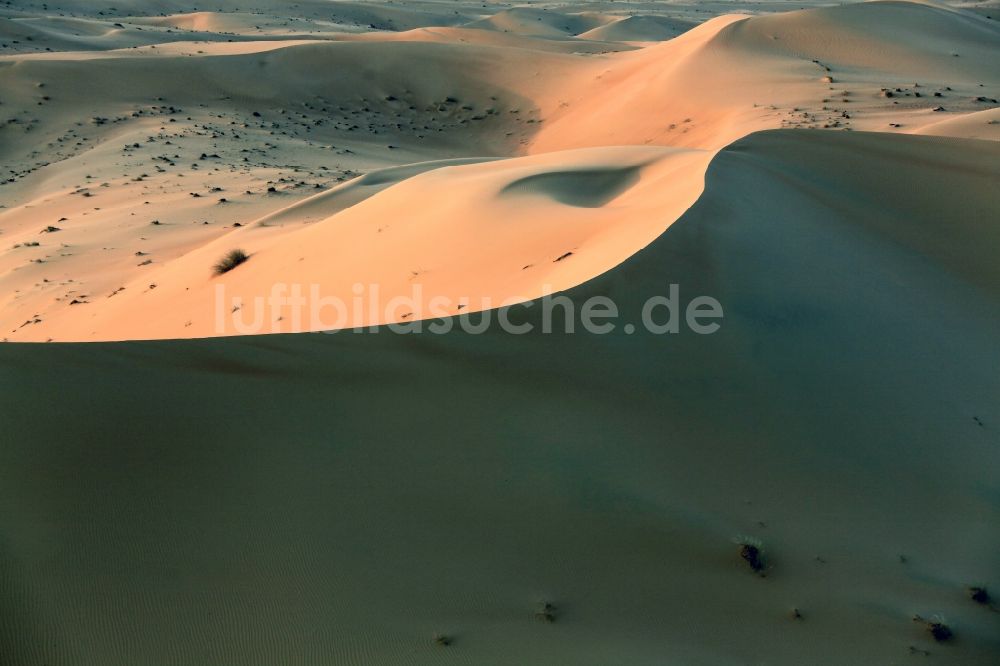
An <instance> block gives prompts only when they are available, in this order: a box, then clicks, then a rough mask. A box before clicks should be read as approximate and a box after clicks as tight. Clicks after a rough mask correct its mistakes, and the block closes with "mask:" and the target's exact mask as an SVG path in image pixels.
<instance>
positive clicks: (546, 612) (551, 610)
mask: <svg viewBox="0 0 1000 666" xmlns="http://www.w3.org/2000/svg"><path fill="white" fill-rule="evenodd" d="M535 619H536V620H538V621H540V622H548V623H549V624H551V623H553V622H555V621H556V607H555V605H554V604H552V603H549V602H548V601H543V602H542V603H540V604H539V605H538V609H537V610H536V611H535Z"/></svg>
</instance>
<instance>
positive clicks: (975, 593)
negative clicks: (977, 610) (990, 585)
mask: <svg viewBox="0 0 1000 666" xmlns="http://www.w3.org/2000/svg"><path fill="white" fill-rule="evenodd" d="M969 598H970V599H972V600H973V601H975V602H976V603H977V604H982V605H984V606H989V605H990V601H991V599H990V593H989V592H987V591H986V588H985V587H979V586H973V587H970V588H969Z"/></svg>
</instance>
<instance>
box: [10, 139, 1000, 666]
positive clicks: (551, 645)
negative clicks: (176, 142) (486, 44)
mask: <svg viewBox="0 0 1000 666" xmlns="http://www.w3.org/2000/svg"><path fill="white" fill-rule="evenodd" d="M998 150H1000V146H997V145H996V144H995V143H993V142H974V141H961V140H954V139H942V138H936V137H911V136H893V135H873V134H861V133H857V134H837V135H833V134H830V133H817V132H769V133H763V134H756V135H753V136H750V137H748V138H746V139H744V140H742V141H740V142H738V143H737V144H736V145H734V146H732V147H731V148H728V149H726V150H724V151H722V152H721V153H720V154H719V155H718V156H717V157H716V158H715V160H714V161H713V162H712V164H711V166H710V167H709V170H708V174H707V179H706V189H705V192H704V194H703V195H702V197H701V198H700V199H699V201H698V202H697V203H696V204H695V205H694V206H693V207H692V208H691V209H690V210H689V211H688V212H687V213H686V214H685V215H684V216H683V217H682V218H681V220H679V221H678V222H677V223H676V224H675V225H674V226H673V227H672V228H671V229H670V231H669V232H667V233H666V234H664V235H663V236H661V237H660V238H659V239H657V240H656V241H655V242H654V243H652V244H651V245H650V246H649V247H648V248H647V249H646V250H644V251H642V252H640V253H638V254H637V255H635V256H634V257H632V258H631V259H629V260H628V261H626V262H625V263H624V264H623V265H621V266H620V267H618V268H617V269H615V270H613V271H610V272H608V273H606V274H604V275H602V276H600V277H598V278H596V279H594V280H591V281H589V282H586V283H585V284H583V285H581V286H579V287H577V288H575V289H573V290H571V291H570V292H569V296H570V298H571V299H572V301H573V302H574V303H576V304H577V306H579V305H580V304H581V303H582V302H583V301H584V300H585V299H586V298H587V297H589V296H593V295H608V296H611V297H613V298H614V300H615V301H616V302H617V303H618V304H619V307H620V309H621V311H622V314H623V318H624V319H625V320H628V318H632V317H635V316H636V313H637V311H638V309H639V307H640V305H641V303H642V302H643V301H644V300H645V299H646V298H648V297H650V296H654V295H660V294H664V293H665V292H666V290H667V289H668V285H670V284H672V283H675V284H678V285H680V289H681V301H682V303H683V302H684V301H687V300H688V299H690V298H692V297H694V296H695V295H700V294H707V295H711V296H713V297H715V298H717V299H718V300H719V301H720V302H721V303H722V305H723V307H724V308H725V313H726V316H725V319H724V320H723V322H722V328H721V329H720V330H719V331H718V332H717V333H715V334H714V335H695V334H693V333H691V332H690V331H686V332H682V333H680V334H677V335H663V336H659V335H652V334H649V333H647V332H644V331H643V330H642V329H640V330H639V331H637V332H636V333H635V334H633V335H627V334H625V333H624V332H623V331H622V329H621V327H618V329H616V331H615V332H614V333H612V334H609V335H569V334H564V333H558V334H552V335H542V334H538V333H535V334H529V335H523V336H514V335H507V334H503V333H500V332H499V331H497V330H495V329H491V330H490V331H489V332H487V333H485V334H482V335H470V334H466V333H463V332H460V331H458V330H453V331H452V332H451V333H449V334H447V335H441V336H438V335H429V334H421V335H395V334H391V333H388V332H385V331H383V332H381V333H378V334H349V333H341V334H336V335H332V336H331V335H298V336H263V337H249V338H236V339H215V340H186V341H185V340H178V341H169V342H157V343H149V342H130V343H114V344H96V345H83V344H66V345H19V344H8V345H2V346H0V366H2V368H3V372H2V373H0V386H2V390H3V398H4V403H5V408H4V410H2V411H0V432H3V433H4V442H5V444H4V446H3V447H0V506H2V507H3V509H4V510H3V511H0V533H2V534H3V536H4V540H3V541H2V542H0V580H2V581H3V582H2V586H0V590H2V594H0V639H2V641H0V650H2V651H3V652H2V653H0V654H2V656H3V657H4V658H5V659H4V660H5V663H10V664H14V665H15V666H22V665H25V666H26V665H28V664H39V663H72V664H79V665H90V664H93V665H95V666H96V665H100V666H119V665H121V666H126V665H127V666H135V664H140V663H150V664H208V663H211V664H215V665H222V664H275V663H282V664H307V663H320V662H323V663H376V662H378V663H403V662H405V663H413V664H424V663H427V664H430V663H440V662H441V661H442V660H452V659H454V660H457V661H461V662H463V663H476V664H502V663H521V664H552V663H574V664H595V665H596V664H606V663H620V662H627V663H631V664H662V663H684V664H699V665H709V664H713V665H714V664H741V663H757V662H763V661H767V663H770V664H789V665H792V664H794V665H799V664H803V663H809V664H816V665H818V666H822V665H826V664H830V665H834V664H837V665H840V664H845V663H865V664H874V663H894V662H900V663H902V662H904V661H906V660H912V659H920V660H921V661H924V657H923V656H920V655H917V656H916V657H914V656H911V654H912V650H911V647H912V649H915V650H927V651H929V652H930V653H931V657H930V658H928V659H927V663H928V664H930V663H941V664H945V663H946V664H949V665H958V666H979V665H983V666H987V665H989V664H993V663H995V656H996V654H997V652H998V650H1000V641H998V637H997V632H996V627H997V616H996V614H995V613H991V612H989V610H987V609H984V608H982V607H981V606H977V605H976V604H973V603H972V602H971V601H970V600H969V599H968V596H967V593H966V591H965V586H966V585H969V584H978V585H985V586H987V587H988V588H989V589H991V590H992V589H997V588H1000V578H998V575H997V574H998V572H1000V558H998V555H997V554H998V553H1000V535H998V533H997V530H996V525H997V524H998V523H1000V502H998V496H997V485H996V484H997V481H996V474H995V472H994V470H995V469H996V468H997V465H998V464H1000V439H998V432H1000V431H998V428H1000V423H998V422H997V420H996V409H995V406H996V404H997V403H998V401H1000V378H998V374H997V373H996V368H997V367H998V364H1000V352H998V349H997V346H996V339H997V331H998V330H1000V293H998V288H997V285H998V281H997V273H996V272H997V268H996V267H995V264H994V262H991V261H990V259H991V258H992V257H996V256H997V254H998V251H1000V247H998V233H997V227H996V219H995V217H990V215H989V212H990V211H995V210H997V200H996V197H997V193H996V188H995V187H994V185H995V183H996V180H997V176H998V173H997V165H998V164H1000V160H998V159H997V158H998ZM902 220H908V221H911V222H910V223H909V224H904V223H902ZM970 287H971V288H970ZM556 312H557V313H559V312H562V310H561V309H557V310H556ZM660 315H663V312H662V311H661V312H660V313H659V315H658V318H659V316H660ZM511 316H512V320H514V321H515V322H522V323H524V322H530V323H535V324H538V323H540V318H541V317H542V313H541V308H540V306H539V305H538V304H535V305H533V306H530V307H529V306H518V307H515V308H513V309H512V313H511ZM559 319H560V317H558V316H557V322H556V323H557V329H561V327H560V326H558V324H559V323H560V322H559V321H558V320H559ZM631 321H635V319H634V318H632V319H631ZM942 351H946V352H947V353H941V352H942ZM54 380H55V381H54ZM56 412H58V413H59V414H60V418H59V419H54V418H52V415H53V414H54V413H56ZM319 414H322V415H323V418H322V419H320V418H317V415H319ZM722 463H724V464H722ZM748 537H749V538H757V539H760V540H761V542H762V544H763V547H764V550H765V554H766V557H767V560H768V562H769V565H770V568H769V570H768V572H767V577H766V578H761V577H759V576H755V575H753V574H752V573H751V572H750V571H749V570H748V569H747V567H746V565H745V563H744V562H742V561H741V560H740V557H739V555H738V552H737V551H738V547H737V546H736V545H735V543H734V541H735V540H738V539H740V538H748ZM543 602H551V603H553V604H555V606H556V609H557V610H556V621H555V623H552V624H549V623H545V622H539V621H537V620H536V619H535V618H533V617H532V614H533V612H534V610H535V609H536V608H537V607H538V605H539V604H541V603H543ZM793 608H797V609H799V610H800V612H801V615H802V618H803V619H802V620H801V621H798V620H794V619H791V617H790V615H791V614H792V609H793ZM915 613H919V614H921V615H923V616H925V617H928V616H931V615H933V614H935V613H941V614H943V615H944V616H945V617H947V620H948V623H949V625H950V626H951V627H952V629H953V630H954V631H955V640H954V641H952V642H951V643H949V644H936V643H934V642H933V640H932V639H931V638H930V636H929V634H928V633H927V632H926V631H925V630H924V629H923V628H922V627H921V626H920V625H919V624H917V623H914V622H913V621H912V620H911V617H912V616H913V615H914V614H915ZM663 618H673V619H672V620H671V621H669V622H664V621H663ZM435 632H441V633H444V634H447V635H449V636H451V637H453V639H454V640H453V642H452V644H451V645H450V646H449V647H447V648H442V647H438V646H435V645H434V644H433V641H432V636H433V634H434V633H435Z"/></svg>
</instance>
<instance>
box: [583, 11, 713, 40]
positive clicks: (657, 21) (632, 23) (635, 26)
mask: <svg viewBox="0 0 1000 666" xmlns="http://www.w3.org/2000/svg"><path fill="white" fill-rule="evenodd" d="M694 25H695V24H694V23H690V22H688V21H683V20H678V19H670V18H667V17H662V16H626V17H625V18H622V19H618V20H616V21H612V22H610V23H605V24H604V25H600V26H598V27H596V28H593V29H591V30H588V31H586V32H583V33H580V34H579V35H577V36H578V37H580V38H581V39H598V40H602V41H607V42H662V41H666V40H668V39H673V38H674V37H676V36H678V35H680V34H682V33H684V32H687V31H688V30H690V29H691V28H693V27H694Z"/></svg>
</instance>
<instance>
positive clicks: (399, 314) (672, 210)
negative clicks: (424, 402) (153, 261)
mask: <svg viewBox="0 0 1000 666" xmlns="http://www.w3.org/2000/svg"><path fill="white" fill-rule="evenodd" d="M709 157H710V155H709V154H708V153H704V152H701V151H674V150H670V149H663V148H646V149H638V148H626V149H588V150H583V151H576V152H574V153H572V154H569V155H567V154H563V153H550V154H546V155H542V156H533V157H529V158H521V159H514V160H503V161H499V162H489V163H487V164H480V165H470V166H450V167H441V168H437V169H434V170H432V171H430V172H428V173H425V174H423V175H420V176H416V177H412V178H409V179H406V180H404V181H403V182H401V183H399V184H396V185H394V186H392V187H390V188H389V189H387V190H385V191H383V192H381V193H377V194H375V195H374V196H370V198H369V197H367V196H366V197H365V200H364V201H361V202H359V203H355V204H354V205H353V206H351V207H348V208H346V209H344V210H341V211H340V212H338V213H336V214H331V215H330V216H329V217H326V218H324V219H322V220H319V221H318V222H316V223H314V224H310V225H308V226H307V227H305V228H302V227H301V225H302V223H303V221H304V219H303V218H305V215H304V214H305V212H306V211H305V210H303V209H304V208H305V207H306V206H309V207H310V208H311V210H310V211H309V213H310V214H311V215H312V216H318V215H320V214H322V213H321V212H322V211H323V210H324V209H326V210H330V211H331V213H332V211H336V210H338V209H341V208H342V207H343V206H344V204H343V203H342V202H341V201H340V200H339V199H338V198H334V197H331V196H326V195H320V196H319V197H316V198H315V201H307V202H303V203H302V204H297V205H296V206H294V208H293V209H292V210H290V211H288V212H287V213H285V212H283V213H279V214H277V215H272V216H270V217H269V218H267V219H266V220H265V221H264V225H265V226H264V228H263V229H261V228H260V227H258V226H255V225H251V226H250V227H247V228H242V229H238V230H235V231H231V232H229V233H227V234H224V235H223V236H221V237H220V238H218V239H216V240H214V241H213V242H211V243H206V244H205V245H203V246H202V247H200V248H199V249H198V250H197V251H192V252H189V253H188V254H187V255H185V256H184V257H183V258H182V259H177V260H174V261H172V262H169V263H166V264H163V265H162V266H152V267H149V269H147V270H145V271H143V272H142V273H141V277H139V278H137V279H136V280H135V281H133V282H130V283H125V284H124V285H123V286H124V287H125V289H124V292H123V293H121V294H120V295H116V296H115V298H114V300H113V301H112V302H109V303H106V304H100V305H99V307H97V308H94V309H93V313H92V315H91V317H81V316H79V314H78V313H79V311H80V309H81V308H79V307H74V308H70V307H64V308H62V311H61V312H59V313H53V314H52V315H51V316H49V317H46V318H45V320H44V321H43V322H40V323H38V324H34V325H32V326H31V328H32V329H34V330H33V331H32V334H33V335H47V336H54V335H58V336H60V337H61V338H63V339H68V340H73V339H77V340H88V339H90V340H114V339H144V338H146V339H148V338H179V337H206V336H212V335H233V334H237V333H243V334H246V333H249V332H256V333H264V332H272V333H277V332H294V331H300V330H303V328H306V329H307V330H316V329H318V328H321V329H322V328H345V327H354V326H367V325H373V324H384V323H390V322H394V321H405V320H406V319H407V318H409V317H413V316H414V313H421V312H423V313H430V314H432V315H435V316H436V315H450V314H458V313H460V311H461V309H462V308H464V309H465V311H466V312H477V311H480V310H483V309H489V308H491V307H497V306H499V305H501V304H511V303H516V302H521V301H525V300H528V299H531V298H536V297H539V296H542V295H543V294H544V293H547V292H555V291H561V290H563V289H566V288H568V287H572V286H575V285H577V284H579V283H580V282H583V281H585V280H586V279H588V278H590V277H592V276H594V275H597V274H599V273H602V272H604V271H606V270H608V269H610V268H612V267H614V266H615V265H616V264H618V263H620V262H621V261H623V260H625V259H626V258H627V257H628V256H630V255H631V254H632V253H634V252H635V251H636V250H637V249H639V248H641V247H643V246H644V245H646V244H648V243H649V242H650V241H652V240H653V239H654V238H656V237H657V236H659V235H660V234H661V233H662V232H663V231H664V230H665V229H666V228H667V227H668V226H669V225H670V224H671V223H672V222H673V221H674V220H676V219H677V218H678V217H679V216H680V215H681V213H683V212H684V210H685V209H686V208H687V207H688V206H690V205H691V204H692V203H693V202H694V201H695V199H696V198H697V196H698V194H699V193H700V192H701V186H702V176H701V175H702V174H703V173H704V168H705V164H706V163H707V161H708V159H709ZM394 171H396V170H394ZM394 177H398V176H397V175H394V174H389V175H388V176H387V178H394ZM352 185H353V183H351V184H348V185H346V186H342V187H344V188H345V191H344V192H343V196H346V197H348V201H351V200H355V199H357V193H356V191H357V189H359V188H358V187H352ZM359 187H363V185H361V186H359ZM348 188H349V189H348ZM364 194H367V193H364ZM415 200H423V201H426V202H428V203H427V205H425V206H424V207H422V208H413V206H412V202H413V201H415ZM403 210H407V211H408V213H407V214H406V215H402V214H401V212H402V211H403ZM275 225H281V227H279V228H276V226H275ZM285 225H290V226H291V229H288V228H287V227H286V226H285ZM276 232H278V233H276ZM279 234H280V235H279ZM486 239H489V240H488V242H487V241H486ZM236 247H239V248H243V249H245V250H246V251H247V252H250V253H251V254H252V261H248V262H247V263H246V264H245V265H243V266H240V267H239V268H238V269H236V270H234V271H232V272H231V273H227V274H226V275H224V276H219V277H215V276H213V275H212V273H211V266H212V265H213V264H214V263H215V261H216V260H217V259H218V258H219V257H221V256H222V255H223V254H225V252H226V251H228V250H230V249H232V248H236ZM359 247H365V248H366V251H365V252H364V253H359V252H358V251H357V248H359ZM567 254H571V255H572V256H571V257H567V256H566V255H567ZM275 276H287V284H288V285H289V288H290V287H291V285H293V284H294V285H298V286H300V287H301V288H302V289H303V294H306V293H308V292H307V291H306V290H307V289H309V288H311V287H312V286H313V285H316V286H317V287H319V288H321V295H322V297H323V298H337V299H340V300H341V301H342V302H345V303H349V302H351V300H352V295H353V294H354V290H355V288H356V285H362V286H363V287H364V288H365V290H366V292H367V291H368V290H370V289H371V288H372V286H374V285H377V286H378V294H377V295H373V296H372V298H373V299H374V301H372V300H370V299H369V298H367V296H366V302H369V303H374V305H372V306H368V307H366V309H365V311H364V312H362V313H361V314H360V316H357V317H355V316H351V317H350V318H338V317H337V315H336V313H335V312H333V311H332V310H329V309H328V310H327V311H325V312H323V313H321V317H322V319H317V320H316V323H310V322H311V319H310V320H308V321H307V320H305V319H304V318H296V317H293V316H291V313H290V309H289V310H280V311H271V310H268V311H267V313H266V319H263V318H264V317H265V313H264V312H262V311H260V309H258V308H255V307H253V306H252V304H253V300H254V297H255V296H259V295H269V294H270V289H271V287H272V285H273V284H274V283H275ZM150 283H152V284H156V285H157V287H156V289H155V290H150V289H148V288H146V285H147V284H150ZM415 288H419V289H420V294H422V297H421V296H420V295H417V296H414V289H415ZM219 289H224V290H225V295H226V298H227V299H237V298H238V299H239V301H238V302H237V303H236V304H237V305H238V304H239V303H242V304H243V306H242V307H243V309H244V312H243V313H241V314H240V317H239V319H235V320H234V319H233V318H231V317H230V316H229V313H228V307H229V306H230V301H229V300H227V302H226V303H227V304H226V312H225V315H226V316H225V317H224V318H223V323H222V325H220V323H219V315H218V312H217V309H218V308H219V303H218V293H219V292H218V290H219ZM399 299H404V300H403V301H401V302H400V304H399V306H398V307H391V304H392V303H393V302H394V301H398V300H399ZM414 299H415V300H414ZM442 300H443V301H444V302H446V303H447V304H446V305H440V306H435V305H434V304H433V303H434V302H435V301H442ZM90 304H91V303H88V304H87V305H90ZM425 316H427V315H425ZM258 319H260V322H259V323H257V324H256V327H254V322H255V321H257V320H258Z"/></svg>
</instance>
